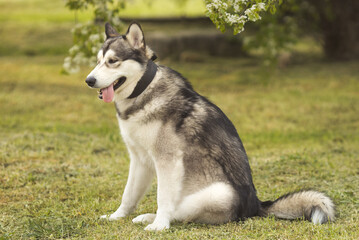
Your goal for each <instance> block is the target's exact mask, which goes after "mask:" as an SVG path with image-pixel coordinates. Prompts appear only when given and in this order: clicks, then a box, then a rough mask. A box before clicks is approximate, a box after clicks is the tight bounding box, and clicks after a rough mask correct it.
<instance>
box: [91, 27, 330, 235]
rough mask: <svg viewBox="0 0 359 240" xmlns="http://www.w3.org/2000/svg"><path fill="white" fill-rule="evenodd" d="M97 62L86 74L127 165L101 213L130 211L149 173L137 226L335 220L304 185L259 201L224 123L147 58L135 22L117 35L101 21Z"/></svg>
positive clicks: (326, 201) (181, 81)
mask: <svg viewBox="0 0 359 240" xmlns="http://www.w3.org/2000/svg"><path fill="white" fill-rule="evenodd" d="M105 33H106V40H105V42H104V44H103V46H102V48H101V50H100V51H99V53H98V55H97V58H98V63H97V66H96V67H95V68H94V69H93V70H92V71H91V73H90V74H89V75H88V76H87V78H86V83H87V85H88V86H89V87H91V88H96V89H100V90H99V98H100V99H103V101H104V102H113V103H114V105H115V108H116V112H117V118H118V123H119V127H120V132H121V135H122V138H123V140H124V142H125V144H126V147H127V149H128V153H129V156H130V170H129V176H128V180H127V184H126V187H125V189H124V193H123V196H122V202H121V205H120V207H119V208H118V209H117V210H116V211H115V212H114V213H112V214H111V215H104V216H101V218H106V219H109V220H117V219H120V218H122V217H125V216H127V215H129V214H131V213H132V212H133V211H134V210H135V209H136V206H137V204H138V203H139V201H140V199H141V198H142V197H143V196H144V194H145V193H146V191H147V190H148V189H149V187H150V185H151V180H152V178H153V177H154V176H155V175H156V176H157V184H158V187H157V204H158V209H157V212H156V214H152V213H147V214H142V215H139V216H138V217H136V218H134V219H133V220H132V221H133V222H134V223H146V224H148V225H147V226H146V228H145V230H163V229H168V228H169V227H170V224H171V222H173V221H180V222H197V223H205V224H222V223H227V222H230V221H239V220H245V219H246V218H250V217H254V216H260V217H265V216H270V215H274V216H275V217H277V218H283V219H298V218H304V219H307V220H309V221H311V222H313V223H314V224H322V223H326V222H328V221H334V220H335V207H334V204H333V201H332V200H331V199H330V198H329V197H328V196H326V195H325V194H324V193H321V192H317V191H313V190H307V191H300V192H294V193H290V194H287V195H285V196H282V197H280V198H278V199H277V200H275V201H265V202H262V201H260V200H259V199H258V197H257V195H256V189H255V187H254V184H253V180H252V175H251V169H250V166H249V162H248V158H247V154H246V151H245V149H244V147H243V144H242V142H241V140H240V138H239V136H238V133H237V131H236V129H235V127H234V125H233V124H232V122H231V121H230V120H229V119H228V118H227V117H226V115H225V114H224V113H223V112H222V111H221V110H220V109H219V108H218V107H217V106H216V105H214V104H213V103H212V102H210V101H209V100H208V99H206V98H205V97H203V96H201V95H199V94H198V93H197V92H196V91H195V90H194V89H193V88H192V86H191V84H190V83H189V82H188V81H187V80H186V79H185V78H184V77H183V76H182V75H181V74H179V73H178V72H176V71H174V70H172V69H171V68H169V67H166V66H162V65H158V64H156V63H155V62H154V60H155V59H156V58H157V56H156V54H155V53H154V51H152V50H151V48H149V47H148V46H147V45H146V43H145V38H144V34H143V31H142V29H141V26H140V25H139V24H138V23H132V24H130V26H129V27H128V30H127V33H126V34H124V35H121V34H119V33H118V32H117V30H116V29H115V28H114V27H112V26H111V25H110V24H108V23H107V24H106V25H105Z"/></svg>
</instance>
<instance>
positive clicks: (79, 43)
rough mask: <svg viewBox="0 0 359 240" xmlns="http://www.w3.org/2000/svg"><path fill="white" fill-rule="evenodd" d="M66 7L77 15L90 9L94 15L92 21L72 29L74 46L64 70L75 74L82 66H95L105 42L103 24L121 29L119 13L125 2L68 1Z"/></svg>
mask: <svg viewBox="0 0 359 240" xmlns="http://www.w3.org/2000/svg"><path fill="white" fill-rule="evenodd" d="M66 7H67V8H69V9H70V10H72V11H75V14H76V13H77V12H78V11H82V10H86V9H89V8H90V9H93V14H94V15H93V20H92V21H89V22H87V23H77V24H76V25H75V27H74V28H73V29H72V34H73V42H74V45H73V46H72V47H71V48H70V50H69V56H68V57H66V58H65V60H64V65H63V68H64V71H65V72H68V73H74V72H77V71H78V70H79V66H80V65H89V66H94V65H95V63H96V54H97V52H98V50H99V49H100V47H101V45H102V43H103V41H104V35H103V24H104V23H105V22H109V23H111V24H112V25H113V26H115V27H116V28H120V27H121V22H120V19H119V12H120V10H121V9H123V8H124V7H125V1H124V0H66ZM75 16H76V15H75Z"/></svg>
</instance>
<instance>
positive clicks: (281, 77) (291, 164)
mask: <svg viewBox="0 0 359 240" xmlns="http://www.w3.org/2000/svg"><path fill="white" fill-rule="evenodd" d="M24 4H25V5H24ZM26 4H28V5H26ZM21 6H25V7H23V8H20V7H21ZM39 6H40V7H39ZM52 9H54V12H53V14H54V15H51V14H50V12H49V11H50V10H52ZM0 13H1V14H0V16H1V17H0V24H1V28H0V34H1V38H0V73H1V78H0V86H1V88H0V112H1V116H0V212H1V215H0V239H358V238H359V230H358V225H359V211H358V209H359V200H358V199H359V188H358V186H359V148H358V146H359V130H358V129H359V68H358V66H359V62H358V61H351V62H328V61H326V60H324V59H323V58H322V57H321V55H320V52H319V53H317V55H318V56H316V57H313V56H311V57H306V56H305V54H304V55H303V54H300V53H297V54H298V55H294V57H296V56H298V60H295V61H293V62H292V63H291V64H289V65H288V66H287V67H286V68H271V69H267V68H263V66H262V65H261V63H260V60H258V59H257V58H238V59H237V58H231V59H226V58H214V57H208V58H206V60H205V61H202V62H177V61H172V60H170V59H163V60H162V59H160V60H159V62H160V64H164V65H167V66H170V67H172V68H173V69H175V70H177V71H179V72H180V73H182V74H183V75H184V76H185V77H186V78H188V79H189V80H190V81H191V83H192V84H193V86H194V88H195V89H196V90H197V91H198V92H199V93H200V94H202V95H204V96H207V97H208V98H209V99H210V100H211V101H212V102H214V103H215V104H217V105H218V106H219V107H220V108H221V109H222V110H223V111H224V112H225V113H226V114H227V116H228V117H229V118H230V119H231V120H232V122H233V123H234V125H235V126H236V128H237V130H238V132H239V135H240V136H241V139H242V141H243V143H244V146H245V148H246V150H247V154H248V156H249V161H250V164H251V167H252V173H253V178H254V183H255V185H256V188H257V191H258V196H259V198H260V199H261V200H263V201H264V200H270V199H271V200H273V199H275V198H277V197H279V196H281V195H283V194H285V193H287V192H292V191H296V190H300V189H316V190H319V191H323V192H325V193H327V194H328V195H329V196H330V197H332V198H333V200H334V202H335V203H336V206H337V220H336V221H335V222H331V223H328V224H324V225H313V224H311V223H310V222H307V221H301V220H296V221H286V220H279V219H275V218H273V217H268V218H252V219H248V220H246V221H244V222H232V223H228V224H224V225H219V226H210V225H201V224H193V223H187V224H181V223H174V224H172V227H171V228H170V229H169V230H166V231H163V232H146V231H144V230H143V228H144V227H145V226H144V225H134V224H132V222H131V219H132V218H134V217H136V216H137V215H139V214H143V213H147V212H155V211H156V208H157V206H156V184H155V181H154V183H153V185H152V188H151V189H150V191H149V193H148V194H147V195H146V197H145V198H144V199H143V200H142V201H141V203H140V204H139V206H138V209H137V210H136V211H135V213H133V214H131V215H130V216H128V217H126V218H124V219H121V220H119V221H115V222H108V221H103V220H100V219H99V216H101V215H102V214H108V213H111V212H113V211H114V210H116V209H117V207H118V205H119V202H120V200H121V194H122V192H123V189H124V186H125V183H126V179H127V174H128V166H129V158H128V155H127V151H126V148H125V146H124V144H123V142H122V140H121V137H120V134H119V130H118V126H117V120H116V117H115V109H114V106H113V105H112V104H105V103H104V102H102V101H99V100H98V99H97V93H96V91H95V90H91V89H89V88H88V87H87V86H86V85H85V82H84V80H85V77H86V75H87V74H88V73H89V71H90V70H91V69H90V68H86V67H84V68H83V69H82V70H81V72H80V73H78V74H73V75H63V74H61V73H60V72H61V66H62V63H63V59H64V57H65V55H66V52H67V50H68V48H69V47H70V46H71V33H70V29H71V27H72V25H73V24H74V23H73V15H71V13H69V12H68V11H67V10H66V9H65V8H64V7H63V1H44V0H31V1H25V0H17V1H4V0H0ZM57 13H58V14H57ZM16 14H17V15H16ZM50 15H51V16H50ZM82 17H83V19H84V20H86V19H87V18H88V17H89V15H88V14H87V13H84V15H83V16H82ZM80 19H81V17H80ZM144 30H145V31H146V29H144ZM314 45H315V44H314ZM316 46H317V45H315V46H314V48H315V49H317V48H316ZM312 48H313V46H311V45H305V49H306V52H310V51H311V50H312ZM298 49H302V47H301V46H299V47H298ZM308 49H309V50H308ZM316 51H317V50H315V52H316Z"/></svg>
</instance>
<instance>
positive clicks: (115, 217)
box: [100, 213, 126, 221]
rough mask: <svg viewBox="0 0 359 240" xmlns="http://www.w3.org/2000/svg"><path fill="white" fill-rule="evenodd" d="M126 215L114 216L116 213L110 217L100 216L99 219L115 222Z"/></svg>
mask: <svg viewBox="0 0 359 240" xmlns="http://www.w3.org/2000/svg"><path fill="white" fill-rule="evenodd" d="M125 216H126V215H124V214H116V213H113V214H111V215H102V216H101V217H100V219H106V220H109V221H116V220H119V219H120V218H123V217H125Z"/></svg>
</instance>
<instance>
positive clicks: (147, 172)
mask: <svg viewBox="0 0 359 240" xmlns="http://www.w3.org/2000/svg"><path fill="white" fill-rule="evenodd" d="M128 150H129V153H130V158H131V162H130V172H129V175H128V179H127V184H126V187H125V191H124V193H123V195H122V202H121V205H120V207H119V208H118V209H117V210H116V212H114V213H113V214H111V215H110V216H107V215H103V216H101V218H108V219H109V220H117V219H120V218H122V217H125V216H127V215H128V214H130V213H132V212H133V211H134V210H135V208H136V206H137V204H138V202H139V201H140V200H141V198H142V197H143V195H144V194H145V193H146V191H147V190H148V188H149V187H150V186H151V180H152V178H153V175H154V170H153V167H152V165H151V164H150V163H151V162H152V160H151V159H150V157H149V156H148V155H147V154H145V153H144V152H138V151H139V148H137V149H136V151H135V150H134V149H133V148H130V147H129V148H128ZM140 157H141V159H140Z"/></svg>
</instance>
